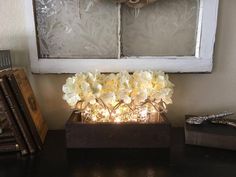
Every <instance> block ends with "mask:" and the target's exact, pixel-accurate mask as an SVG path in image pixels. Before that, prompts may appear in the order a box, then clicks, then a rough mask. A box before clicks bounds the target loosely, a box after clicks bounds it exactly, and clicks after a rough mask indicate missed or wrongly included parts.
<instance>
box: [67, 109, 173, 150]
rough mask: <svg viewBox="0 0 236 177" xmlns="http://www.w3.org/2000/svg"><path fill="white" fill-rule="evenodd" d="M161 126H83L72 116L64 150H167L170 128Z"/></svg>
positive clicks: (68, 125) (78, 117) (76, 117)
mask: <svg viewBox="0 0 236 177" xmlns="http://www.w3.org/2000/svg"><path fill="white" fill-rule="evenodd" d="M162 119H163V121H162V122H161V123H119V124H116V123H83V122H81V115H80V114H79V113H76V112H73V113H72V115H71V117H70V118H69V120H68V121H67V123H66V127H65V130H66V142H67V148H168V147H169V146H170V129H171V125H170V123H169V122H168V120H167V119H166V117H164V116H162Z"/></svg>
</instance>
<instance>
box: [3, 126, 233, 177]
mask: <svg viewBox="0 0 236 177" xmlns="http://www.w3.org/2000/svg"><path fill="white" fill-rule="evenodd" d="M81 136H83V135H81ZM171 144H172V145H171V148H170V149H169V150H166V149H158V150H157V149H125V150H124V149H123V150H121V149H113V150H111V149H110V150H108V149H100V150H85V149H83V150H67V149H66V147H65V132H64V131H62V130H56V131H49V133H48V135H47V137H46V142H45V146H44V150H43V151H42V152H40V153H38V154H37V155H35V156H31V157H24V158H22V157H20V156H16V155H10V154H8V155H1V156H0V177H155V176H157V177H236V152H235V151H226V150H219V149H212V148H202V147H193V146H186V145H184V131H183V128H174V129H172V140H171Z"/></svg>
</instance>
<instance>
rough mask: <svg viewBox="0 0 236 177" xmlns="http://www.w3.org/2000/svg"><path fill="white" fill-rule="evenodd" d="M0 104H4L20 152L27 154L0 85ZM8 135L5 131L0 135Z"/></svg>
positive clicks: (0, 81) (0, 82) (0, 83)
mask: <svg viewBox="0 0 236 177" xmlns="http://www.w3.org/2000/svg"><path fill="white" fill-rule="evenodd" d="M1 85H2V79H0V86H1ZM0 104H2V105H4V113H5V117H6V118H7V120H8V121H9V124H10V126H11V127H12V131H13V132H14V136H15V138H16V141H17V143H18V144H19V147H20V150H21V154H22V155H26V154H28V150H27V147H26V144H25V142H24V139H23V137H22V136H21V133H20V130H19V128H18V126H17V124H16V121H15V120H14V118H13V114H12V112H11V110H10V108H9V107H8V105H7V101H6V99H5V98H4V95H3V91H2V87H0ZM7 134H8V135H7ZM8 136H10V133H6V134H5V133H4V134H2V135H1V137H8Z"/></svg>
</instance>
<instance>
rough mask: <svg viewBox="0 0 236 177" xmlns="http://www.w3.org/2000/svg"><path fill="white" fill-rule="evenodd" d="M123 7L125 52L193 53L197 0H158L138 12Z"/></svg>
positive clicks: (175, 54) (137, 54) (174, 54)
mask: <svg viewBox="0 0 236 177" xmlns="http://www.w3.org/2000/svg"><path fill="white" fill-rule="evenodd" d="M122 8H123V9H122V10H123V11H122V45H123V54H124V55H125V56H164V55H166V56H183V55H187V56H192V55H194V53H195V46H196V44H195V43H196V32H197V21H198V13H199V12H198V11H199V0H158V1H157V2H156V3H154V4H152V5H148V6H145V7H144V8H142V9H140V12H138V11H136V12H135V10H133V9H132V8H128V7H126V6H123V7H122ZM135 14H136V15H135Z"/></svg>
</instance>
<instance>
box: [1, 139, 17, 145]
mask: <svg viewBox="0 0 236 177" xmlns="http://www.w3.org/2000/svg"><path fill="white" fill-rule="evenodd" d="M10 142H16V139H15V137H10V138H2V139H0V144H3V143H10Z"/></svg>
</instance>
